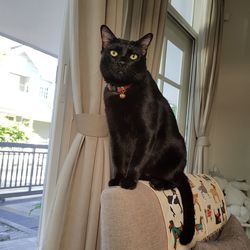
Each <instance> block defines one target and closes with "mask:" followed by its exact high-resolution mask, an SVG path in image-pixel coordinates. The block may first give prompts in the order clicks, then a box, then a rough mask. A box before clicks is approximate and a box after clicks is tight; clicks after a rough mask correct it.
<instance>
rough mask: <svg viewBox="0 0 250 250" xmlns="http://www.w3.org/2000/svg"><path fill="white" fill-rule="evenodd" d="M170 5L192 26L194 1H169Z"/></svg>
mask: <svg viewBox="0 0 250 250" xmlns="http://www.w3.org/2000/svg"><path fill="white" fill-rule="evenodd" d="M170 4H171V5H172V6H173V7H174V8H175V9H176V11H177V12H178V13H179V14H180V15H181V16H182V17H183V18H184V19H185V20H186V21H187V22H188V23H189V24H190V25H191V26H192V24H193V14H194V0H171V1H170Z"/></svg>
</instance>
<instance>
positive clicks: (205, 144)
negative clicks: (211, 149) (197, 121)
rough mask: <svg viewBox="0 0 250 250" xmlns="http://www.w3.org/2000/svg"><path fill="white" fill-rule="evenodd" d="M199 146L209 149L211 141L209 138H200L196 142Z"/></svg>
mask: <svg viewBox="0 0 250 250" xmlns="http://www.w3.org/2000/svg"><path fill="white" fill-rule="evenodd" d="M196 145H197V146H202V147H208V146H210V143H209V139H208V137H207V136H200V137H198V138H197V141H196Z"/></svg>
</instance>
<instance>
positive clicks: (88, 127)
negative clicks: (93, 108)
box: [75, 113, 108, 137]
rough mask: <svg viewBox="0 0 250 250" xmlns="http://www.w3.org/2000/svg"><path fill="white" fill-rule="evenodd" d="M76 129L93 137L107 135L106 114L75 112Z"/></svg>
mask: <svg viewBox="0 0 250 250" xmlns="http://www.w3.org/2000/svg"><path fill="white" fill-rule="evenodd" d="M75 120H76V126H77V131H78V132H79V133H81V134H83V135H87V136H93V137H106V136H108V127H107V121H106V116H104V115H99V114H88V113H82V114H76V115H75Z"/></svg>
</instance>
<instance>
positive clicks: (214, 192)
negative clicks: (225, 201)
mask: <svg viewBox="0 0 250 250" xmlns="http://www.w3.org/2000/svg"><path fill="white" fill-rule="evenodd" d="M211 186H212V188H211V189H210V190H209V192H210V193H211V194H212V196H213V198H214V201H215V202H216V199H217V202H220V199H219V195H218V193H217V190H216V187H215V185H213V184H212V183H211ZM215 198H216V199H215Z"/></svg>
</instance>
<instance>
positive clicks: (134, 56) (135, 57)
mask: <svg viewBox="0 0 250 250" xmlns="http://www.w3.org/2000/svg"><path fill="white" fill-rule="evenodd" d="M137 58H138V55H137V54H131V55H130V59H131V60H136V59H137Z"/></svg>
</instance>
